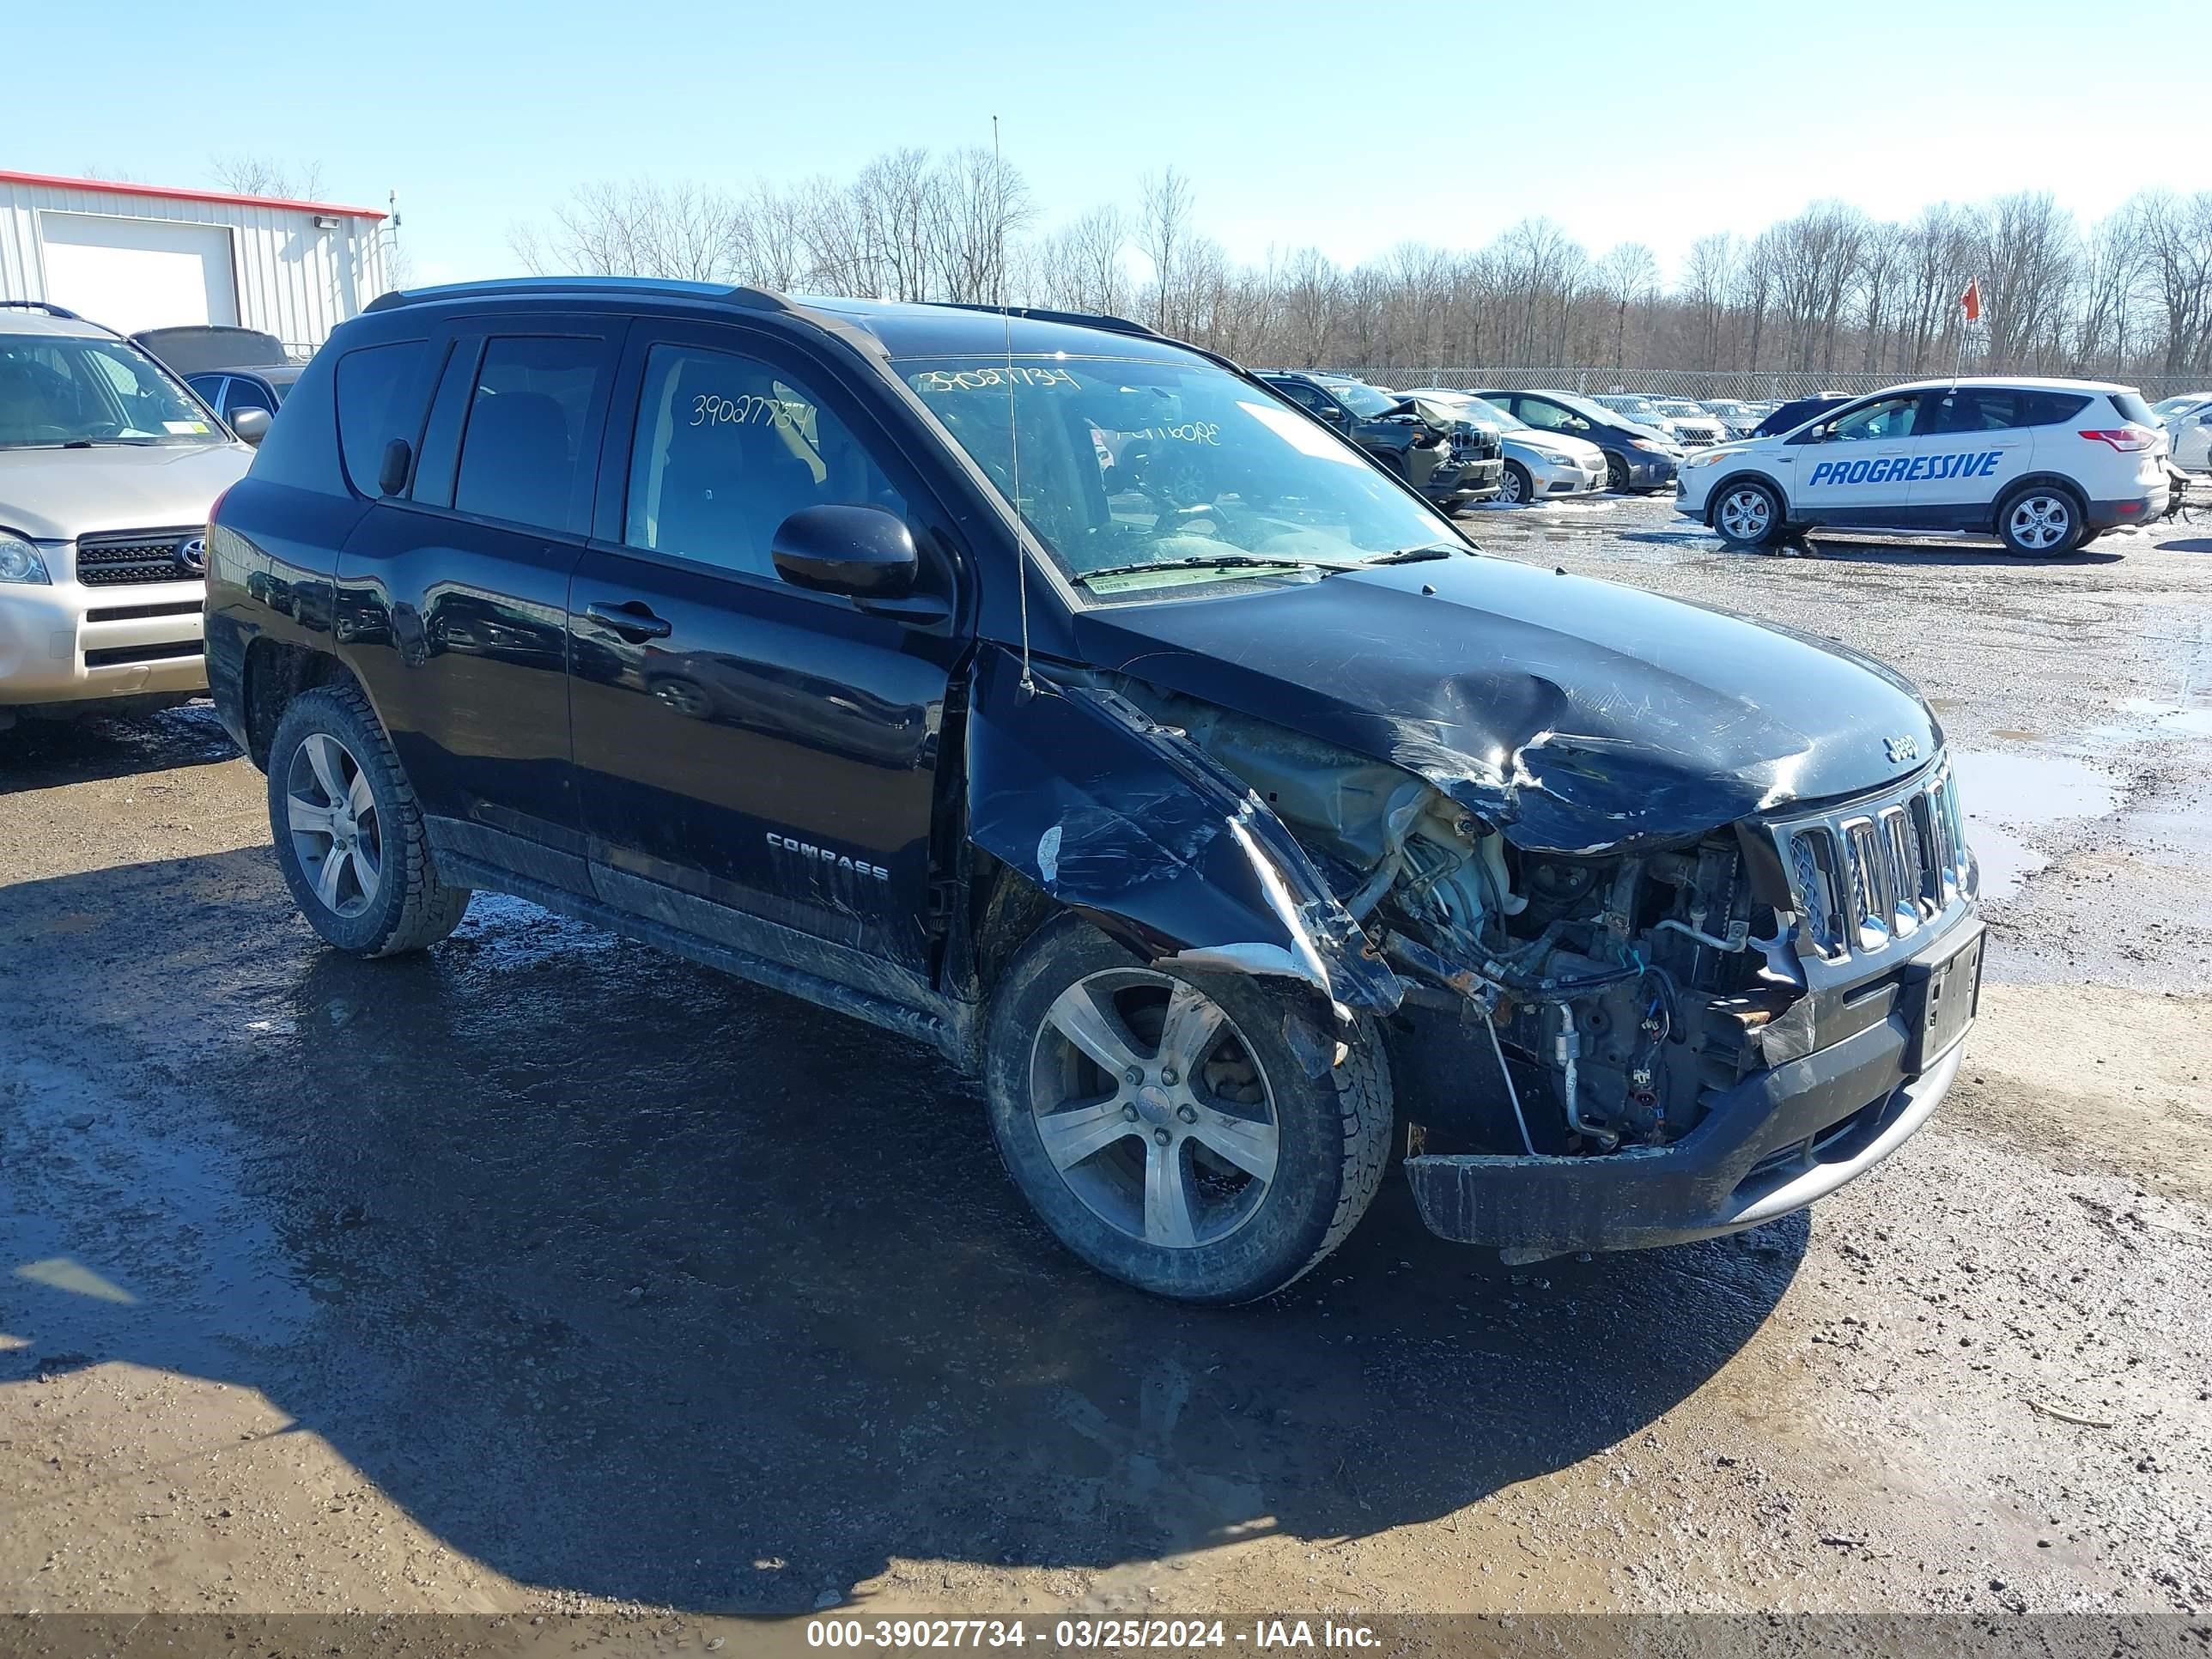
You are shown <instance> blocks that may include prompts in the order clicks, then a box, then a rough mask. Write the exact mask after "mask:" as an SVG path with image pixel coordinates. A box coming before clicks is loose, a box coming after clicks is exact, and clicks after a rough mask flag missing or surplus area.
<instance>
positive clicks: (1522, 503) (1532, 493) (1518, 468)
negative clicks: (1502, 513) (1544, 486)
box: [1498, 461, 1536, 507]
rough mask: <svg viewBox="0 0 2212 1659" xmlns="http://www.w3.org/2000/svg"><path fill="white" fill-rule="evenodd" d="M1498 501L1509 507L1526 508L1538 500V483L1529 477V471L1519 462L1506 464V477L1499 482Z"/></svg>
mask: <svg viewBox="0 0 2212 1659" xmlns="http://www.w3.org/2000/svg"><path fill="white" fill-rule="evenodd" d="M1535 499H1536V481H1535V480H1534V478H1532V477H1529V476H1528V468H1527V467H1525V466H1523V465H1521V463H1520V462H1518V461H1508V462H1506V463H1505V472H1504V476H1503V477H1500V478H1499V479H1498V500H1499V501H1504V503H1505V504H1506V505H1507V506H1508V507H1526V506H1528V503H1529V502H1531V501H1534V500H1535Z"/></svg>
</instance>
